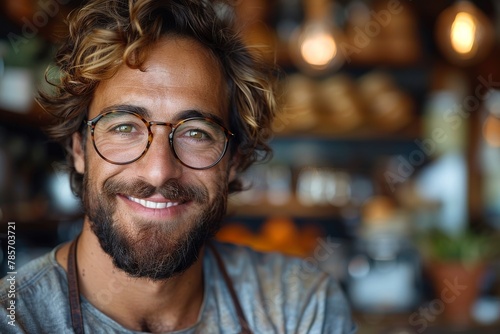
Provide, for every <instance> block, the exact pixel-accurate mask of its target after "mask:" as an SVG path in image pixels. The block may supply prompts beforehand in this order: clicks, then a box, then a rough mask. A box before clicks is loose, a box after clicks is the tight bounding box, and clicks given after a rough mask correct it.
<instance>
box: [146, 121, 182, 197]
mask: <svg viewBox="0 0 500 334" xmlns="http://www.w3.org/2000/svg"><path fill="white" fill-rule="evenodd" d="M161 125H163V124H161ZM165 125H166V126H158V125H157V126H154V127H153V128H152V132H153V140H152V142H151V145H150V147H149V149H148V151H147V152H146V154H145V155H144V156H143V157H142V159H139V160H138V161H137V166H138V171H137V176H138V177H140V178H142V179H144V181H146V182H148V183H149V184H151V185H153V186H155V187H159V186H161V185H163V184H164V183H165V182H167V181H168V180H171V179H177V178H179V177H180V176H181V174H182V164H181V163H180V162H179V161H178V160H177V159H176V158H175V156H174V153H173V152H172V148H171V147H170V142H169V138H168V136H169V134H170V129H171V128H170V127H169V126H168V125H167V124H165Z"/></svg>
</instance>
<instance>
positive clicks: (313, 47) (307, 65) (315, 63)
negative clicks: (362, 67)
mask: <svg viewBox="0 0 500 334" xmlns="http://www.w3.org/2000/svg"><path fill="white" fill-rule="evenodd" d="M304 6H305V13H306V16H305V22H304V24H303V25H301V26H299V27H298V28H297V29H296V30H295V32H294V33H293V34H292V37H291V39H290V53H291V56H292V60H293V61H294V63H295V64H296V65H297V67H298V68H299V69H301V70H302V71H304V72H306V73H309V74H320V73H323V72H325V71H329V70H333V69H336V68H339V67H340V66H342V64H343V62H344V60H343V57H342V55H341V53H340V52H339V48H338V47H339V40H340V37H341V36H340V33H339V32H337V31H336V29H335V27H334V24H333V22H332V18H331V15H332V11H331V8H332V7H331V6H332V3H331V2H330V1H329V0H304Z"/></svg>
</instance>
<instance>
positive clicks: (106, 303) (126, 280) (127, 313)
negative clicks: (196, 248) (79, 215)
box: [57, 220, 204, 332]
mask: <svg viewBox="0 0 500 334" xmlns="http://www.w3.org/2000/svg"><path fill="white" fill-rule="evenodd" d="M67 248H68V247H63V248H61V250H60V251H59V252H58V254H57V257H58V262H59V263H60V264H61V265H62V266H63V267H64V268H67V267H66V262H65V261H66V260H67V251H68V250H67ZM201 259H202V257H201V256H200V259H199V260H198V261H197V262H195V263H194V264H193V265H192V266H191V267H190V268H189V269H188V270H186V271H185V272H184V273H182V274H180V275H178V276H175V277H173V278H169V279H166V280H161V281H152V280H150V279H147V278H131V277H129V276H128V275H127V274H126V273H125V272H123V271H121V270H119V269H117V268H116V267H115V266H114V265H113V262H112V259H111V257H110V256H109V255H108V254H106V253H105V252H104V251H103V250H102V248H101V246H100V244H99V241H98V239H97V237H96V236H95V234H94V233H93V232H92V231H91V229H90V226H89V222H88V221H87V220H86V221H85V224H84V228H83V231H82V234H81V235H80V238H79V241H78V246H77V263H78V280H79V287H80V293H81V295H83V296H85V298H86V299H87V300H88V301H89V302H90V303H91V304H93V305H94V306H95V307H96V308H97V309H99V310H100V311H101V312H103V313H104V314H106V315H107V316H109V317H110V318H112V319H113V320H115V321H116V322H118V323H119V324H121V325H122V326H124V327H126V328H129V329H131V330H136V331H151V332H161V331H173V330H180V329H183V328H187V327H189V326H191V325H193V324H194V323H196V321H197V319H198V315H199V312H200V309H201V304H202V302H203V292H204V291H203V261H202V260H201Z"/></svg>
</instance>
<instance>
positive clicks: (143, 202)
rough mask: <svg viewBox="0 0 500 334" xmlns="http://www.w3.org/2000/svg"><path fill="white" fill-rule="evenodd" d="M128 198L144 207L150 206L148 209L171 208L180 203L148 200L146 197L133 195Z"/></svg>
mask: <svg viewBox="0 0 500 334" xmlns="http://www.w3.org/2000/svg"><path fill="white" fill-rule="evenodd" d="M127 198H128V199H129V200H131V201H132V202H135V203H137V204H140V205H142V206H143V207H145V208H148V209H166V208H170V207H173V206H177V205H179V204H180V203H179V202H152V201H146V200H145V199H141V198H135V197H132V196H127Z"/></svg>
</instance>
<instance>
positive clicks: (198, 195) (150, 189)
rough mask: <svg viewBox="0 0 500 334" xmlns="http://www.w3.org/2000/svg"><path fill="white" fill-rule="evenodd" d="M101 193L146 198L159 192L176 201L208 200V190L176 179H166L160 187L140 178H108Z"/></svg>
mask: <svg viewBox="0 0 500 334" xmlns="http://www.w3.org/2000/svg"><path fill="white" fill-rule="evenodd" d="M102 191H103V193H104V194H105V195H107V196H109V197H113V196H114V195H116V194H124V195H127V196H132V197H136V198H146V197H149V196H152V195H154V194H160V195H162V196H163V197H165V198H167V199H169V200H173V201H177V202H187V201H194V202H197V203H205V202H206V201H208V192H207V190H206V189H204V188H201V187H197V186H194V185H183V184H181V183H180V182H179V181H178V180H174V179H172V180H168V181H167V182H165V183H164V184H162V185H161V186H160V187H155V186H153V185H151V184H149V183H147V182H145V181H142V180H133V181H128V182H125V181H122V180H112V179H108V180H106V181H105V182H104V185H103V189H102Z"/></svg>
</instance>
